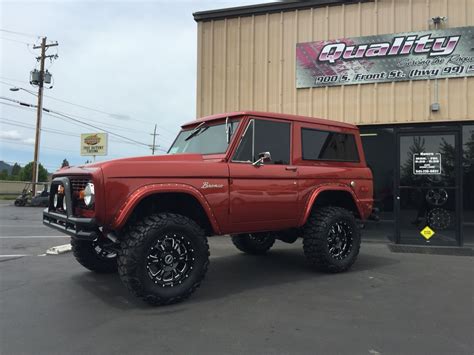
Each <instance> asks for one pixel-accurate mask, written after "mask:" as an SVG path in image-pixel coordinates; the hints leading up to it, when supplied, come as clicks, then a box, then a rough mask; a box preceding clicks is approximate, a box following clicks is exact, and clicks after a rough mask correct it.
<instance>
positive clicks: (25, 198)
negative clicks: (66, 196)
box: [15, 182, 49, 207]
mask: <svg viewBox="0 0 474 355" xmlns="http://www.w3.org/2000/svg"><path fill="white" fill-rule="evenodd" d="M33 185H36V191H41V192H38V193H37V194H36V196H33ZM48 203H49V191H48V184H47V183H41V182H39V183H33V182H28V183H26V184H25V187H23V190H22V192H21V195H19V196H18V197H17V198H16V199H15V206H18V207H22V206H33V207H47V206H48Z"/></svg>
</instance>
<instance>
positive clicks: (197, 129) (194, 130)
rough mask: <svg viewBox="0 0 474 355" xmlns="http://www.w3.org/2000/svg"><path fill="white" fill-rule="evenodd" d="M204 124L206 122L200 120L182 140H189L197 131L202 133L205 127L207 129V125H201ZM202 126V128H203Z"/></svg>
mask: <svg viewBox="0 0 474 355" xmlns="http://www.w3.org/2000/svg"><path fill="white" fill-rule="evenodd" d="M205 124H206V122H201V123H200V124H199V125H197V126H196V127H195V128H194V129H193V131H192V132H191V134H190V135H189V136H187V137H186V139H185V140H184V141H185V142H187V141H189V140H190V139H191V138H193V137H195V136H197V135H198V134H199V133H202V132H204V131H205V130H206V129H208V128H209V127H207V126H206V127H203V126H204V125H205ZM203 128H204V130H203Z"/></svg>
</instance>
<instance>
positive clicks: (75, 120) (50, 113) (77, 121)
mask: <svg viewBox="0 0 474 355" xmlns="http://www.w3.org/2000/svg"><path fill="white" fill-rule="evenodd" d="M0 99H2V100H7V101H11V102H14V103H16V104H19V105H21V106H23V107H30V108H34V107H36V105H33V104H29V103H26V102H22V101H19V100H15V99H11V98H9V97H4V96H0ZM0 103H2V102H0ZM3 104H5V103H3ZM12 106H14V107H18V106H15V105H12ZM43 111H44V112H45V114H46V115H49V116H52V117H56V118H59V119H62V118H61V117H64V118H66V119H67V120H71V121H73V122H76V123H79V124H82V125H83V126H88V127H92V128H95V129H99V130H101V131H104V132H106V133H109V134H110V135H113V136H116V137H118V138H121V139H123V140H126V141H130V142H133V143H135V144H138V145H140V146H146V147H148V144H146V143H143V142H139V141H137V140H135V139H132V138H128V137H125V136H123V135H121V134H118V133H115V132H112V131H110V130H108V129H106V128H103V127H99V126H95V125H92V124H90V123H87V122H84V121H82V120H80V119H78V118H76V117H79V116H72V115H70V114H65V113H62V112H59V111H53V110H50V109H47V108H43ZM58 115H59V116H61V117H58ZM81 118H82V117H81ZM63 120H64V119H63ZM89 121H91V120H89ZM92 122H94V121H92ZM99 124H100V123H99ZM123 129H124V130H129V129H127V128H125V127H123Z"/></svg>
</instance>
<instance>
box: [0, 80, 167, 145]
mask: <svg viewBox="0 0 474 355" xmlns="http://www.w3.org/2000/svg"><path fill="white" fill-rule="evenodd" d="M0 78H3V79H4V80H9V81H17V82H22V83H26V82H24V81H20V80H14V79H9V78H5V77H1V76H0ZM0 83H2V84H4V85H10V86H11V85H13V84H11V83H7V82H5V81H1V80H0ZM20 89H22V90H25V91H29V90H28V89H25V88H22V87H20ZM33 95H34V93H33ZM44 96H45V97H48V98H50V99H52V100H55V101H59V102H62V103H65V104H69V105H72V106H76V107H80V108H83V109H86V110H89V111H94V112H97V113H101V114H104V115H108V116H110V117H112V118H115V119H120V118H119V117H120V116H123V115H121V114H117V113H111V112H107V111H103V110H100V109H97V108H92V107H89V106H85V105H81V104H76V103H74V102H71V101H67V100H63V99H59V98H56V97H54V96H50V95H44ZM82 118H83V117H82ZM131 120H132V121H135V122H140V123H145V124H151V122H147V121H144V120H139V119H136V118H132V119H131ZM96 123H97V121H96ZM109 125H110V124H109ZM157 126H158V128H160V129H161V130H163V131H165V132H167V134H169V135H170V137H172V138H168V139H169V140H170V141H173V140H174V137H175V136H176V132H171V131H170V130H168V129H167V128H164V127H163V126H161V125H157ZM117 127H120V126H117ZM121 128H123V129H125V130H127V131H130V129H129V128H124V127H121ZM135 131H136V132H139V133H147V132H143V131H137V130H135Z"/></svg>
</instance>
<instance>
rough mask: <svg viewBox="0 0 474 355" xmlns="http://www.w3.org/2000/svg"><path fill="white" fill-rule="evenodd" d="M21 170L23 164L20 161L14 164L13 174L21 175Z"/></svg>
mask: <svg viewBox="0 0 474 355" xmlns="http://www.w3.org/2000/svg"><path fill="white" fill-rule="evenodd" d="M20 171H21V166H20V165H19V164H18V163H15V164H13V168H12V172H11V175H12V176H19V175H20Z"/></svg>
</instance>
